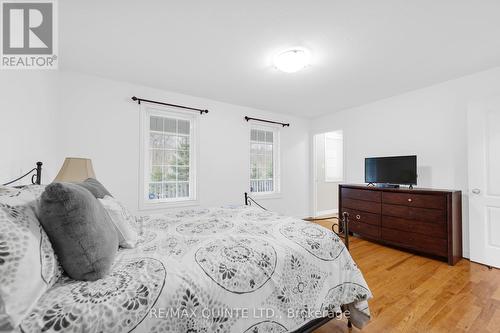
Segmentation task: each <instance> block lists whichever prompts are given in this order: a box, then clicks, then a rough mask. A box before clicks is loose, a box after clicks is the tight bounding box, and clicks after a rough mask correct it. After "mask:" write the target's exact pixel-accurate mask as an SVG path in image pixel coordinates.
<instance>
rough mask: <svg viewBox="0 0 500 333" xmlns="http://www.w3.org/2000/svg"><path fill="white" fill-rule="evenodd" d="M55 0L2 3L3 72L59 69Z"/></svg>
mask: <svg viewBox="0 0 500 333" xmlns="http://www.w3.org/2000/svg"><path fill="white" fill-rule="evenodd" d="M55 5H56V4H55V1H54V0H46V1H30V2H20V1H2V3H1V7H2V14H1V17H2V34H1V35H2V59H1V67H2V69H56V68H57V55H56V54H55V52H56V51H57V47H56V46H57V38H56V36H57V34H56V24H55V23H56V15H55Z"/></svg>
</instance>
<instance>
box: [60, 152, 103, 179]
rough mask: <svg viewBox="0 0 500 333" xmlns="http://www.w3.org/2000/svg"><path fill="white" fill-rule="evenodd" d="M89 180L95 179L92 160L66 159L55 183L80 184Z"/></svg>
mask: <svg viewBox="0 0 500 333" xmlns="http://www.w3.org/2000/svg"><path fill="white" fill-rule="evenodd" d="M87 178H95V172H94V168H93V167H92V160H90V159H88V158H79V157H66V159H65V160H64V164H63V166H62V167H61V170H59V173H58V174H57V176H56V179H54V181H55V182H80V181H84V180H85V179H87Z"/></svg>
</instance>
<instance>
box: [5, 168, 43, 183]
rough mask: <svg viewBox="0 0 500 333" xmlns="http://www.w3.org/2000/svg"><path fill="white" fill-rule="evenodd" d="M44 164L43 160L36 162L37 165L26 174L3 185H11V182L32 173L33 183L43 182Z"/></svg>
mask: <svg viewBox="0 0 500 333" xmlns="http://www.w3.org/2000/svg"><path fill="white" fill-rule="evenodd" d="M42 165H43V163H42V162H36V167H35V168H33V169H31V170H30V171H28V172H27V173H25V174H24V175H22V176H21V177H18V178H16V179H13V180H11V181H9V182H7V183H4V184H2V185H3V186H7V185H10V184H13V183H15V182H17V181H19V180H21V179H23V178H24V177H27V176H29V175H30V174H32V173H33V174H32V175H31V183H32V184H37V185H40V184H41V183H42Z"/></svg>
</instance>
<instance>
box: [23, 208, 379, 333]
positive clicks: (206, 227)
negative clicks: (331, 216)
mask: <svg viewBox="0 0 500 333" xmlns="http://www.w3.org/2000/svg"><path fill="white" fill-rule="evenodd" d="M138 222H139V224H140V230H141V237H140V241H139V245H138V246H137V248H135V249H131V250H130V249H127V250H125V249H123V250H122V249H121V250H120V251H119V252H118V255H117V259H116V262H115V264H114V267H113V269H112V272H111V274H110V275H109V276H107V277H106V278H104V279H101V280H98V281H95V282H83V281H73V280H71V279H69V278H67V277H63V278H61V279H60V280H59V281H58V282H57V283H56V285H54V286H53V287H52V288H51V289H50V290H49V291H48V292H47V293H45V294H44V295H43V296H42V298H41V299H40V300H39V302H38V303H37V305H36V306H35V307H34V309H33V311H32V313H31V315H29V316H28V317H27V318H26V319H25V320H24V321H23V322H22V324H21V326H20V329H21V330H22V331H24V332H39V331H50V332H129V331H132V332H175V333H177V332H253V333H256V332H286V331H293V330H296V329H299V328H300V327H302V326H303V325H304V324H306V323H308V322H309V321H311V320H312V319H314V318H316V317H321V316H323V315H324V313H326V311H327V310H329V309H330V310H331V309H339V306H340V305H344V304H351V306H350V308H351V310H353V311H356V312H358V313H357V315H358V316H359V315H361V316H362V317H363V316H364V317H365V319H366V320H367V319H368V318H369V311H368V304H367V302H366V300H367V299H369V298H371V292H370V290H369V289H368V286H367V285H366V282H365V280H364V279H363V276H362V274H361V272H360V271H359V269H358V268H357V266H356V264H355V263H354V261H353V260H352V258H351V256H350V255H349V252H348V251H347V250H346V249H345V247H344V245H343V243H342V242H341V241H340V240H339V238H338V237H337V236H336V235H335V234H334V233H332V232H331V231H329V230H327V229H325V228H323V227H321V226H318V225H316V224H313V223H310V222H305V221H302V220H299V219H296V218H291V217H286V216H281V215H278V214H275V213H270V212H265V211H262V210H257V209H254V208H250V207H240V208H215V209H202V210H185V211H181V212H177V213H168V214H162V215H156V216H145V217H141V218H139V219H138ZM358 318H359V317H358Z"/></svg>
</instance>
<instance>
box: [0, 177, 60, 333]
mask: <svg viewBox="0 0 500 333" xmlns="http://www.w3.org/2000/svg"><path fill="white" fill-rule="evenodd" d="M43 188H44V187H43V186H28V187H26V188H23V189H16V188H12V187H3V186H0V332H1V331H11V330H13V329H15V328H16V327H17V326H18V325H19V323H20V322H21V320H22V319H23V318H24V317H25V316H26V315H27V314H28V313H29V311H30V309H31V308H32V307H33V305H35V303H36V302H37V301H38V299H39V298H40V296H41V295H42V294H43V293H45V291H46V290H48V289H49V288H50V287H52V285H53V284H54V283H55V281H57V279H58V278H59V276H60V275H61V273H62V271H61V269H60V267H59V262H58V261H57V257H56V255H55V253H54V250H53V249H52V244H51V243H50V240H49V238H48V236H47V234H46V233H45V231H44V230H43V228H42V226H41V225H40V223H39V222H38V219H37V217H36V215H35V214H36V213H35V210H36V209H35V208H36V207H35V206H36V200H37V199H38V197H39V196H40V194H41V193H42V192H43Z"/></svg>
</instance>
